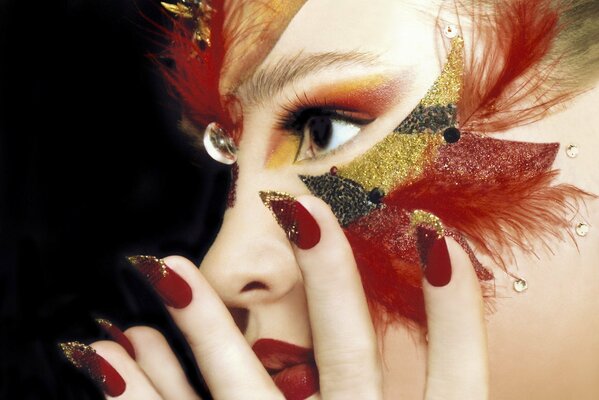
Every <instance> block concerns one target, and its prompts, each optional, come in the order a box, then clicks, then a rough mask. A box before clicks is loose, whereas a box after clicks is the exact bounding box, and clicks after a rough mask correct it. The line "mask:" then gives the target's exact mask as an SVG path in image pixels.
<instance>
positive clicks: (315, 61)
mask: <svg viewBox="0 0 599 400" xmlns="http://www.w3.org/2000/svg"><path fill="white" fill-rule="evenodd" d="M377 65H381V63H380V59H379V57H378V56H377V55H375V54H373V53H362V52H356V51H352V52H325V53H311V54H307V55H306V54H304V53H301V52H300V53H298V54H297V55H295V56H293V57H287V58H282V59H280V60H278V61H277V62H276V63H274V64H271V65H267V66H264V67H261V68H258V69H257V70H256V72H254V74H253V75H252V76H251V77H250V78H249V79H248V80H246V81H245V82H243V83H242V84H241V85H239V87H238V88H237V89H236V90H235V91H234V94H235V95H236V96H237V97H238V98H240V99H242V100H243V103H244V104H245V105H246V106H248V107H252V106H255V105H256V104H260V103H262V102H263V101H264V100H265V99H270V98H272V97H274V96H276V95H277V94H278V93H280V92H281V91H282V90H283V89H284V88H285V87H287V86H289V85H290V84H292V83H294V82H296V81H298V80H300V79H301V78H303V77H305V76H307V75H309V74H313V73H316V72H320V71H322V70H325V69H332V68H342V67H350V66H363V67H364V66H366V67H372V66H377Z"/></svg>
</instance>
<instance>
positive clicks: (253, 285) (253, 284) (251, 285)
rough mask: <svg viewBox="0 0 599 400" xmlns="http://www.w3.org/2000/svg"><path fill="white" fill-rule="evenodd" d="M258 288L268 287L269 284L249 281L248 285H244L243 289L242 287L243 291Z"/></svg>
mask: <svg viewBox="0 0 599 400" xmlns="http://www.w3.org/2000/svg"><path fill="white" fill-rule="evenodd" d="M256 289H268V286H266V285H265V284H264V283H262V282H258V281H252V282H250V283H248V284H247V285H245V286H244V287H243V289H241V292H242V293H243V292H248V291H250V290H256Z"/></svg>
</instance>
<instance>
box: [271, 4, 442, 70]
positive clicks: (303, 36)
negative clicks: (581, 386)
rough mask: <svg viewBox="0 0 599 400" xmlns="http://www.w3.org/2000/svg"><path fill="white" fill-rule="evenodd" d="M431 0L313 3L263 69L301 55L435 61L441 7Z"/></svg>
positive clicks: (300, 14)
mask: <svg viewBox="0 0 599 400" xmlns="http://www.w3.org/2000/svg"><path fill="white" fill-rule="evenodd" d="M435 4H436V1H431V0H426V1H417V0H377V1H372V0H344V1H343V2H340V1H338V0H318V1H316V0H312V1H308V2H306V4H304V6H303V7H302V8H301V9H300V10H299V11H298V13H297V14H296V15H295V16H294V18H293V19H292V20H291V22H290V23H289V25H288V26H287V28H286V29H285V31H283V33H282V35H281V37H280V38H279V40H278V42H277V44H276V45H275V46H274V47H273V49H272V51H271V52H270V54H269V55H268V56H267V57H266V59H265V60H264V62H263V65H268V64H272V63H275V62H276V61H277V60H279V59H281V58H284V57H288V56H289V55H292V54H297V53H298V52H304V53H321V52H331V51H336V52H350V51H359V52H362V53H364V52H366V53H373V54H376V55H378V56H379V58H380V59H381V61H382V62H385V63H389V64H392V65H409V64H415V63H419V62H422V61H423V60H426V59H427V58H428V61H429V62H430V61H431V58H430V57H431V50H432V48H431V44H432V43H433V42H432V41H431V39H432V38H433V35H434V34H435V32H436V29H435V23H436V20H437V12H438V10H439V7H438V6H436V5H435Z"/></svg>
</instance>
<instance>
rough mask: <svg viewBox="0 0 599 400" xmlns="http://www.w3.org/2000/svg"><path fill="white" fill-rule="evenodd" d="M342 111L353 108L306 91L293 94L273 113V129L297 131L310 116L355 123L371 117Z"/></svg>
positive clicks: (363, 122) (369, 120)
mask: <svg viewBox="0 0 599 400" xmlns="http://www.w3.org/2000/svg"><path fill="white" fill-rule="evenodd" d="M343 111H348V112H351V111H353V110H349V109H347V107H343V106H339V105H337V104H334V103H331V102H329V101H328V100H327V99H326V98H324V99H316V98H314V97H310V96H308V94H307V93H306V92H302V94H301V95H300V94H298V93H296V94H295V100H293V101H291V102H290V103H288V104H284V105H282V106H281V111H280V112H278V113H277V114H276V115H275V129H278V130H284V131H289V132H291V133H298V132H299V131H301V128H302V127H303V126H304V124H305V123H306V121H307V120H308V119H310V117H313V116H316V115H329V116H332V117H336V118H337V119H341V120H344V121H347V122H350V123H354V124H357V125H366V124H368V123H370V122H372V121H374V118H373V119H366V118H356V117H354V116H350V115H346V114H344V113H343Z"/></svg>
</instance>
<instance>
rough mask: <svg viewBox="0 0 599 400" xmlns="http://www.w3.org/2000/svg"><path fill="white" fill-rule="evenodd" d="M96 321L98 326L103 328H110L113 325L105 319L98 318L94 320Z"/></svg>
mask: <svg viewBox="0 0 599 400" xmlns="http://www.w3.org/2000/svg"><path fill="white" fill-rule="evenodd" d="M94 321H96V324H98V325H100V326H101V327H103V328H110V327H112V325H113V324H112V322H110V321H109V320H107V319H104V318H96V319H94Z"/></svg>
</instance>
